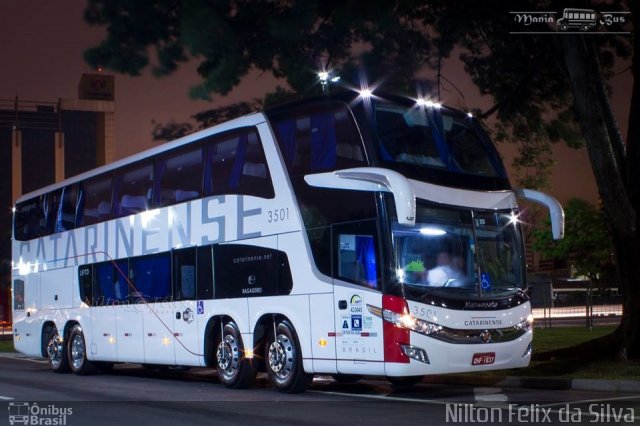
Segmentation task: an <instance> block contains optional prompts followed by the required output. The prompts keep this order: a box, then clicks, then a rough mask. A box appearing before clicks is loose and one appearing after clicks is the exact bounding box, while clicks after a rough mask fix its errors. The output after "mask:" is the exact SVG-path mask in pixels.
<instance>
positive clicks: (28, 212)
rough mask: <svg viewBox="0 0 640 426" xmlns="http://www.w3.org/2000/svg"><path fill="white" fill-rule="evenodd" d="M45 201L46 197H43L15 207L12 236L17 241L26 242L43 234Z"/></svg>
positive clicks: (44, 228)
mask: <svg viewBox="0 0 640 426" xmlns="http://www.w3.org/2000/svg"><path fill="white" fill-rule="evenodd" d="M45 201H46V197H45V196H44V195H43V196H41V197H38V198H34V199H31V200H27V201H23V202H21V203H19V204H18V205H17V206H16V212H15V216H14V217H15V219H14V235H15V238H16V239H17V240H19V241H26V240H30V239H33V238H37V237H39V236H42V235H44V234H45V230H46V226H45V225H46V218H45V209H44V206H45Z"/></svg>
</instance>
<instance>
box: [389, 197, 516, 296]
mask: <svg viewBox="0 0 640 426" xmlns="http://www.w3.org/2000/svg"><path fill="white" fill-rule="evenodd" d="M516 217H517V216H516V212H514V211H512V210H507V211H504V210H503V211H497V212H493V211H492V212H486V211H473V210H468V209H445V208H440V207H427V206H424V205H419V207H418V217H417V220H416V224H415V226H414V227H406V226H400V225H394V227H393V242H394V250H395V258H396V271H397V276H398V280H399V281H400V283H401V285H403V286H404V289H405V293H406V295H407V296H408V297H409V298H412V299H417V300H419V299H420V296H421V295H425V294H433V293H434V292H435V293H437V294H441V295H443V294H449V295H459V296H460V297H470V296H483V295H485V296H491V297H495V296H501V295H504V294H509V293H514V292H516V291H518V290H519V289H521V288H522V287H523V285H524V259H523V244H522V238H521V232H520V226H519V225H518V223H517V220H516Z"/></svg>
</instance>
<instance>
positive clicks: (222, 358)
mask: <svg viewBox="0 0 640 426" xmlns="http://www.w3.org/2000/svg"><path fill="white" fill-rule="evenodd" d="M221 334H222V335H221V336H220V337H219V338H218V344H217V345H216V368H217V370H218V379H219V380H220V382H222V383H223V384H224V385H225V386H227V387H229V388H234V389H241V388H247V387H249V386H251V385H252V384H253V382H254V381H255V378H256V370H255V368H254V367H253V364H252V362H253V359H249V358H246V357H245V356H244V355H245V354H244V346H243V344H242V337H241V336H240V331H239V330H238V326H237V325H236V324H235V323H234V322H228V323H227V324H225V326H224V327H223V329H222V333H221Z"/></svg>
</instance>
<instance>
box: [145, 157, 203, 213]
mask: <svg viewBox="0 0 640 426" xmlns="http://www.w3.org/2000/svg"><path fill="white" fill-rule="evenodd" d="M202 166H203V149H202V148H195V149H194V148H193V147H190V148H189V149H183V150H179V151H176V152H173V153H170V154H168V155H167V156H164V157H161V158H160V159H159V160H158V162H157V165H156V167H157V176H158V182H157V186H156V188H157V189H158V200H157V204H158V205H159V206H168V205H171V204H175V203H180V202H183V201H187V200H191V199H194V198H198V197H200V196H201V195H202Z"/></svg>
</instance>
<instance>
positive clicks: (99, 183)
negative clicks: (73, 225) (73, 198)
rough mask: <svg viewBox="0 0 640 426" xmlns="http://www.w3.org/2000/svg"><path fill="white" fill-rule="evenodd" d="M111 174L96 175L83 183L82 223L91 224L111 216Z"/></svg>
mask: <svg viewBox="0 0 640 426" xmlns="http://www.w3.org/2000/svg"><path fill="white" fill-rule="evenodd" d="M112 186H113V179H112V177H111V175H106V176H98V177H96V178H92V179H89V180H87V181H86V182H84V183H83V191H82V193H83V195H82V198H83V202H84V208H83V214H82V222H81V223H82V224H83V225H91V224H94V223H99V222H103V221H105V220H109V218H111V188H112Z"/></svg>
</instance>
